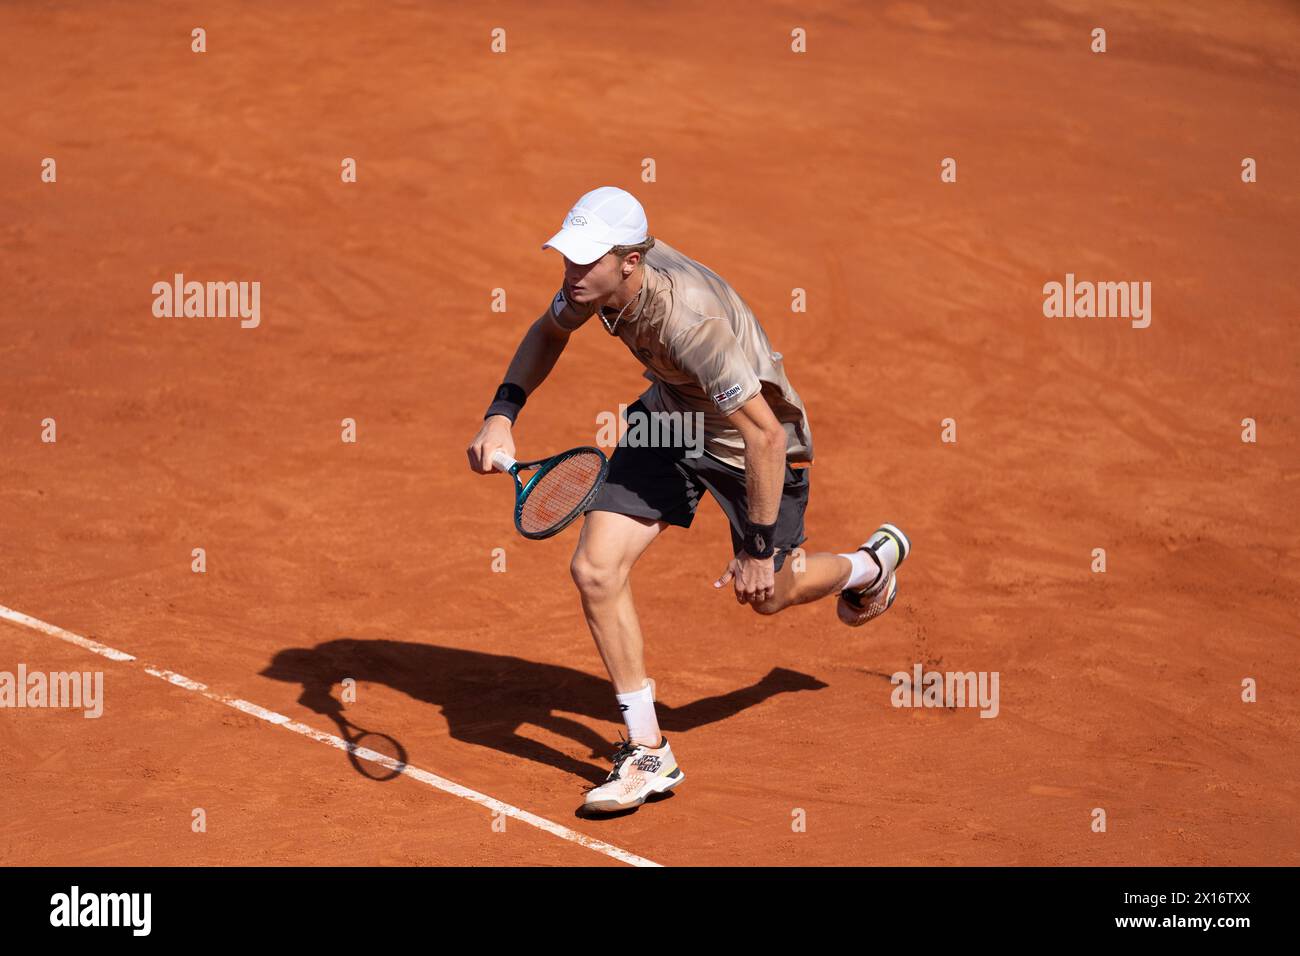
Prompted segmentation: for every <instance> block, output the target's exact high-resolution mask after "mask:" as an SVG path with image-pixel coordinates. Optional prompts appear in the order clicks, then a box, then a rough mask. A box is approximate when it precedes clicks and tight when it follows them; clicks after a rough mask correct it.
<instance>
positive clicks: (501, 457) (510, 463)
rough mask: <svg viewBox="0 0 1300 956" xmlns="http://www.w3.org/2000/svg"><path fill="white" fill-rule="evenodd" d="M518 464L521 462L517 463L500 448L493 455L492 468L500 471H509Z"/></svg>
mask: <svg viewBox="0 0 1300 956" xmlns="http://www.w3.org/2000/svg"><path fill="white" fill-rule="evenodd" d="M517 464H519V462H517V461H515V460H514V459H513V458H511V457H510V456H509V455H507V454H506V453H505V452H504V451H502V450H501V449H500V448H498V449H497V450H496V451H494V452H493V453H492V467H493V468H496V469H497V470H498V471H509V470H510V469H511V468H513V467H514V466H515V465H517Z"/></svg>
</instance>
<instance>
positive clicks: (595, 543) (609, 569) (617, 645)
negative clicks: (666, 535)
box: [569, 511, 667, 744]
mask: <svg viewBox="0 0 1300 956" xmlns="http://www.w3.org/2000/svg"><path fill="white" fill-rule="evenodd" d="M665 527H667V524H666V523H665V522H663V521H653V520H651V519H649V518H634V517H630V516H629V515H621V514H615V513H614V512H612V511H591V512H588V514H587V517H586V520H585V521H584V523H583V526H582V534H581V536H580V537H579V539H578V547H577V549H576V550H575V551H574V554H573V561H572V562H571V564H570V566H569V569H570V572H571V573H572V575H573V580H574V583H575V584H577V586H578V593H579V595H580V596H581V598H582V611H583V614H584V615H585V616H586V618H587V626H588V627H589V628H590V629H591V636H592V637H593V638H595V641H596V648H597V649H598V650H599V651H600V656H601V659H602V660H603V661H604V662H605V669H606V670H608V671H609V676H610V680H612V681H613V682H614V692H615V693H618V694H626V693H632V692H635V691H637V690H639V689H641V688H642V687H643V686H644V684H645V680H646V673H645V657H644V643H643V639H642V636H641V623H640V621H639V620H638V619H637V615H636V607H635V606H634V605H633V603H632V587H631V583H630V578H631V574H632V565H634V564H635V563H636V560H637V558H639V557H640V556H641V554H642V552H644V551H645V549H646V548H647V547H649V545H650V542H651V541H653V540H654V539H655V538H656V537H657V536H658V534H659V532H660V531H662V530H663V529H664V528H665ZM635 742H637V743H649V744H658V743H659V741H658V740H645V741H635Z"/></svg>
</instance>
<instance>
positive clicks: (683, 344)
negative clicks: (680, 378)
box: [668, 317, 763, 415]
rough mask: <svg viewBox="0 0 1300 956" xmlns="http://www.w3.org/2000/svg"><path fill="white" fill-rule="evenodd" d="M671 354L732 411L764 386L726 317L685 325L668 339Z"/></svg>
mask: <svg viewBox="0 0 1300 956" xmlns="http://www.w3.org/2000/svg"><path fill="white" fill-rule="evenodd" d="M668 354H669V356H670V357H671V358H672V360H673V363H674V364H675V365H676V366H677V367H678V368H679V369H681V370H682V371H683V372H684V373H685V374H687V375H689V376H691V377H692V378H694V379H695V380H696V381H697V382H699V383H700V388H702V389H704V393H705V394H706V395H708V396H709V398H710V399H712V400H713V404H714V405H716V406H718V411H719V412H721V413H722V414H723V415H730V414H731V413H732V412H734V411H735V410H736V409H737V408H739V407H740V406H741V405H744V404H745V403H746V402H747V401H749V400H750V399H751V398H753V397H754V396H755V395H757V394H758V393H759V392H760V391H761V390H762V387H763V386H762V382H760V381H759V378H758V373H757V372H755V371H754V369H753V366H751V365H750V363H749V360H748V359H747V358H746V357H745V352H744V350H743V349H742V348H741V347H740V342H739V341H737V339H736V334H735V333H734V332H732V331H731V326H730V325H729V324H728V322H727V320H726V319H725V318H721V317H716V318H707V319H704V320H702V321H700V322H697V323H695V324H694V325H692V326H691V327H690V328H687V329H683V330H682V331H681V332H679V333H677V335H675V336H673V338H672V340H671V341H670V342H669V343H668Z"/></svg>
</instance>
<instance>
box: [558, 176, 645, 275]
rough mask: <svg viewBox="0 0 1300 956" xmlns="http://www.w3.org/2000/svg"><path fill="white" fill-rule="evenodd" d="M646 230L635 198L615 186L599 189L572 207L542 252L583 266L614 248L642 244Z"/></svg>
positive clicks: (643, 213)
mask: <svg viewBox="0 0 1300 956" xmlns="http://www.w3.org/2000/svg"><path fill="white" fill-rule="evenodd" d="M648 227H649V224H648V223H647V222H646V218H645V210H644V209H642V208H641V204H640V203H639V202H637V200H636V197H635V196H633V195H632V194H631V193H630V192H628V191H627V190H626V189H619V188H618V187H617V186H599V187H597V188H596V189H593V190H592V191H591V192H589V193H587V194H586V195H585V196H583V197H582V198H581V199H579V200H578V201H577V202H576V203H574V205H573V208H572V209H570V210H569V212H568V214H567V215H566V216H565V217H564V222H562V223H561V224H560V231H559V232H557V233H556V234H555V235H553V236H551V238H550V240H549V241H548V242H547V243H546V244H545V245H543V246H542V248H543V249H558V250H559V251H560V254H561V255H563V256H564V257H565V258H566V259H568V260H569V261H570V262H576V263H578V265H583V266H585V265H586V264H587V263H589V262H595V261H596V260H597V259H599V258H600V257H601V256H603V255H604V254H605V253H607V252H609V250H610V249H613V248H614V247H615V246H634V245H636V244H637V243H638V242H644V241H645V239H646V236H647V235H648V231H647V230H648Z"/></svg>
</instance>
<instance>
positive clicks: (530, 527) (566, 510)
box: [519, 452, 604, 534]
mask: <svg viewBox="0 0 1300 956" xmlns="http://www.w3.org/2000/svg"><path fill="white" fill-rule="evenodd" d="M603 461H604V460H603V459H602V458H601V456H599V455H596V454H592V453H591V452H583V453H581V454H577V455H574V456H573V457H571V458H566V459H564V461H562V462H560V463H559V464H557V465H556V466H555V467H553V468H552V469H551V470H550V471H548V472H546V473H545V474H544V475H542V476H541V477H540V478H538V479H537V483H536V484H535V485H533V487H532V489H531V490H530V491H529V493H528V497H527V498H525V499H524V504H523V507H522V508H521V509H520V512H519V526H520V527H521V528H522V529H523V530H524V531H525V532H528V533H530V534H531V533H536V532H540V531H545V530H547V529H548V528H550V527H552V526H553V525H554V524H555V523H556V522H557V521H562V520H564V519H565V518H567V517H569V515H571V514H573V512H574V510H575V509H577V508H579V507H580V506H581V505H582V504H583V502H585V501H586V499H587V495H588V494H590V493H591V490H592V488H594V487H595V486H596V482H597V481H598V480H599V478H600V472H601V466H602V464H603Z"/></svg>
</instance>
